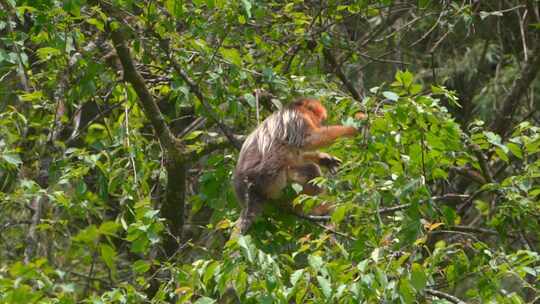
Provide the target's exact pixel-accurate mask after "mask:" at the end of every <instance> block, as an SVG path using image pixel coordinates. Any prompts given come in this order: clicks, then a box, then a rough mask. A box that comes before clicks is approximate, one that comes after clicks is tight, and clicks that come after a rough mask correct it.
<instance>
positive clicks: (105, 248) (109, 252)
mask: <svg viewBox="0 0 540 304" xmlns="http://www.w3.org/2000/svg"><path fill="white" fill-rule="evenodd" d="M100 251H101V258H102V259H103V262H105V265H107V267H109V269H110V270H112V271H113V273H114V272H116V264H115V259H116V250H115V249H114V248H113V247H111V246H109V245H107V244H101V246H100Z"/></svg>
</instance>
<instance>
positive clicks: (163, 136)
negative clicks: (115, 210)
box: [111, 29, 187, 255]
mask: <svg viewBox="0 0 540 304" xmlns="http://www.w3.org/2000/svg"><path fill="white" fill-rule="evenodd" d="M111 38H112V41H113V45H114V48H115V50H116V53H117V54H118V58H119V59H120V62H121V64H122V70H123V72H124V74H123V75H124V80H125V81H127V82H128V83H130V84H131V86H132V87H133V89H134V90H135V92H136V93H137V96H138V97H139V101H140V105H141V106H142V109H143V111H144V114H145V115H146V116H147V118H148V119H149V120H150V123H151V124H152V127H153V128H154V131H155V132H156V133H157V136H158V138H159V140H160V142H161V144H162V145H163V147H164V150H165V159H166V165H165V170H166V171H167V186H166V196H165V201H164V202H162V204H161V209H160V212H161V215H162V216H163V217H164V218H165V219H166V221H167V227H168V229H169V232H170V234H169V235H167V236H166V237H165V240H164V248H165V252H166V253H167V255H171V254H174V252H176V248H177V247H178V244H179V240H180V237H181V235H182V227H183V224H184V204H185V190H186V176H187V164H186V155H185V153H184V148H183V145H182V142H181V141H180V140H178V139H177V138H176V137H175V136H174V135H173V134H172V132H171V130H170V129H169V126H168V125H167V123H166V122H165V120H164V119H163V116H162V114H161V111H160V110H159V107H158V105H157V103H156V101H155V100H154V98H153V97H152V95H151V94H150V92H149V91H148V88H147V87H146V84H145V82H144V79H143V78H142V76H141V75H140V74H139V72H137V70H136V68H135V64H134V62H133V59H132V58H131V55H130V52H129V48H128V47H127V44H126V41H125V38H124V33H122V30H121V29H115V30H112V31H111Z"/></svg>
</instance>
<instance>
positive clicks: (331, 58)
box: [323, 48, 362, 101]
mask: <svg viewBox="0 0 540 304" xmlns="http://www.w3.org/2000/svg"><path fill="white" fill-rule="evenodd" d="M323 55H324V58H325V59H326V60H327V61H328V63H329V64H330V66H331V67H332V69H333V70H334V72H335V73H336V76H337V77H338V78H339V80H341V82H342V83H343V85H344V86H345V88H347V90H348V91H349V93H351V95H352V96H353V98H354V99H356V100H358V101H361V100H362V97H361V96H360V93H358V91H357V90H356V88H355V87H354V84H353V83H352V82H351V81H350V80H349V79H348V78H347V76H345V73H344V72H343V69H342V68H341V65H340V64H339V63H338V62H337V60H336V57H335V56H334V54H333V53H332V52H331V51H330V50H329V49H328V48H324V49H323Z"/></svg>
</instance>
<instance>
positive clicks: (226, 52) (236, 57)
mask: <svg viewBox="0 0 540 304" xmlns="http://www.w3.org/2000/svg"><path fill="white" fill-rule="evenodd" d="M220 53H221V55H222V56H223V58H225V59H227V60H229V61H231V62H232V63H233V64H235V65H237V66H241V65H242V57H241V56H240V52H238V50H237V49H225V48H222V49H221V50H220Z"/></svg>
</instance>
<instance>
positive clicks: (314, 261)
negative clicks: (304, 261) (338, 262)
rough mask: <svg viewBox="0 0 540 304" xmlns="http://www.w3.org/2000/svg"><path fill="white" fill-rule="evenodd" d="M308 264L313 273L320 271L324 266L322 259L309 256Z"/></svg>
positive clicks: (316, 256)
mask: <svg viewBox="0 0 540 304" xmlns="http://www.w3.org/2000/svg"><path fill="white" fill-rule="evenodd" d="M308 263H309V266H311V268H313V269H314V270H315V271H319V270H321V269H322V267H323V264H324V262H323V259H322V258H321V257H320V256H318V255H310V256H309V257H308Z"/></svg>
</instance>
